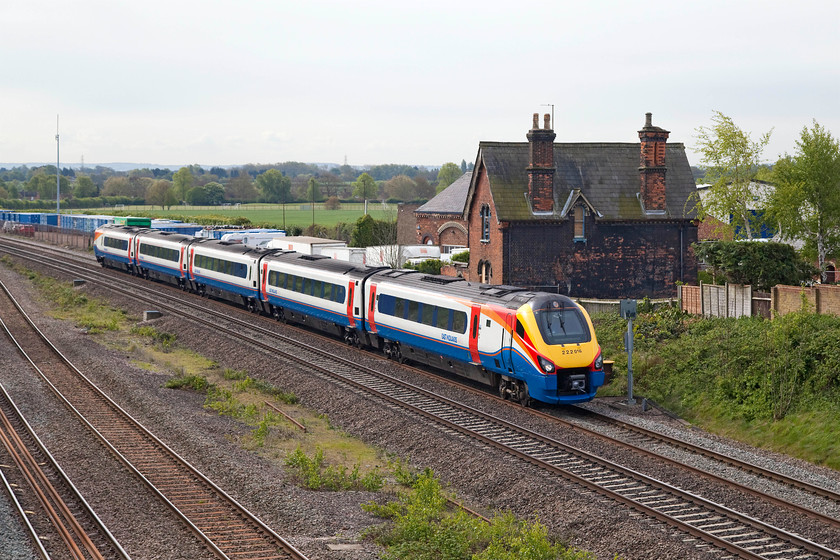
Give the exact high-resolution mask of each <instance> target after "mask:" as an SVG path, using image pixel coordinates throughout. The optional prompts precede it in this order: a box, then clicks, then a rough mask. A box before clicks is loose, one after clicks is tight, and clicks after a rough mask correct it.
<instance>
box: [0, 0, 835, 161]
mask: <svg viewBox="0 0 840 560" xmlns="http://www.w3.org/2000/svg"><path fill="white" fill-rule="evenodd" d="M0 21H2V23H3V30H2V32H1V33H0V165H3V164H8V163H31V162H50V163H54V162H55V161H56V155H57V154H56V140H55V135H56V126H57V122H56V121H57V120H58V130H59V134H60V153H59V155H60V161H61V165H62V167H65V166H68V165H73V166H76V167H77V166H78V165H79V164H80V163H81V161H82V160H84V162H85V165H93V164H96V163H104V164H107V163H113V162H136V163H148V164H153V165H163V166H172V165H178V166H180V165H187V164H199V165H202V166H213V165H242V164H246V163H263V164H266V163H279V162H285V161H301V162H307V163H337V164H343V163H345V162H346V163H348V164H350V165H354V166H366V165H376V164H386V163H399V164H411V165H429V166H440V165H442V164H443V163H446V162H449V161H452V162H455V163H458V164H460V162H461V160H466V161H467V162H473V161H474V160H475V158H476V154H477V150H478V143H479V142H480V141H499V142H524V141H525V140H526V138H525V134H526V133H527V131H528V129H529V128H531V123H532V115H533V113H541V114H542V113H552V112H553V115H554V117H553V123H554V124H553V128H554V130H555V132H556V134H557V139H556V141H557V142H638V130H639V129H640V128H642V126H643V125H644V119H645V113H647V112H651V113H653V124H654V125H656V126H661V127H663V128H665V129H667V130H669V131H671V134H670V138H669V142H679V143H683V144H685V145H686V148H687V150H688V156H689V161H690V163H691V164H692V165H697V164H699V163H700V157H699V155H698V154H697V153H696V151H695V150H694V148H695V147H696V144H697V128H698V127H701V126H710V125H711V124H712V117H713V115H714V111H720V112H721V113H723V114H724V115H727V116H729V117H731V118H732V119H733V120H734V122H735V124H736V125H738V126H739V127H740V128H741V129H743V130H745V131H747V132H749V133H750V135H751V137H752V138H753V139H754V140H757V139H758V138H759V136H760V135H761V134H763V133H765V132H768V131H770V130H771V129H772V135H771V140H770V143H769V144H768V146H767V148H766V149H765V151H764V159H765V160H766V161H768V162H772V161H775V160H776V159H777V158H778V157H779V156H780V155H782V154H784V153H791V154H792V153H794V152H795V149H796V140H797V139H798V138H799V135H800V133H801V131H802V129H803V127H806V126H808V127H811V126H812V124H813V120H814V119H816V121H817V122H819V123H820V124H821V125H822V126H823V127H824V128H826V129H828V130H829V131H830V132H831V133H832V134H833V136H834V137H835V138H837V137H840V2H838V1H837V0H823V1H816V0H798V1H796V2H791V1H789V0H762V1H744V0H695V1H692V2H688V1H672V2H663V1H661V0H660V1H657V2H649V1H647V0H637V1H634V2H631V1H607V0H590V1H586V2H581V1H574V2H571V1H566V0H553V1H533V0H518V1H516V2H510V1H504V2H502V1H496V0H484V1H472V0H449V1H446V2H444V1H438V0H424V1H423V2H402V1H393V0H390V1H374V0H353V1H346V2H338V1H334V2H331V1H323V0H309V1H299V0H296V1H294V2H291V1H287V0H266V1H257V0H234V1H215V0H202V1H193V0H187V1H181V0H168V1H160V0H143V1H142V2H138V1H133V2H126V1H123V0H74V1H73V2H67V1H66V0H60V1H54V0H27V1H26V2H12V1H8V2H3V3H2V6H0ZM540 122H541V123H542V118H541V119H540Z"/></svg>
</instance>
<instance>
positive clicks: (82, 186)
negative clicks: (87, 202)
mask: <svg viewBox="0 0 840 560" xmlns="http://www.w3.org/2000/svg"><path fill="white" fill-rule="evenodd" d="M98 194H99V189H97V188H96V185H95V184H94V182H93V179H91V178H90V177H88V176H87V175H79V176H78V177H76V182H75V183H74V185H73V198H91V197H94V196H96V195H98Z"/></svg>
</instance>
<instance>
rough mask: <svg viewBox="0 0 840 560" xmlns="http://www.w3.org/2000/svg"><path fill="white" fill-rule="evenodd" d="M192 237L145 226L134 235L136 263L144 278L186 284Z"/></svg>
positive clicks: (180, 285) (180, 284)
mask: <svg viewBox="0 0 840 560" xmlns="http://www.w3.org/2000/svg"><path fill="white" fill-rule="evenodd" d="M194 241H195V238H194V237H192V236H189V235H181V234H177V233H172V232H168V231H158V230H144V231H143V232H141V233H140V234H139V235H137V236H136V237H135V239H134V244H135V251H134V254H135V263H136V266H137V268H138V272H139V273H140V274H142V275H143V276H144V277H145V278H152V279H154V280H159V281H162V282H168V283H171V284H175V285H177V286H179V287H182V288H183V287H185V286H186V282H187V273H188V260H189V259H188V255H189V253H188V250H189V246H190V244H192V243H193V242H194Z"/></svg>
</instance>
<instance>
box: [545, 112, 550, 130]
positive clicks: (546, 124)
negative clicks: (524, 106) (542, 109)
mask: <svg viewBox="0 0 840 560" xmlns="http://www.w3.org/2000/svg"><path fill="white" fill-rule="evenodd" d="M543 122H544V123H545V125H544V126H543V128H544V129H546V130H551V115H549V114H548V113H546V114H545V115H544V116H543Z"/></svg>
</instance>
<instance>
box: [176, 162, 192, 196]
mask: <svg viewBox="0 0 840 560" xmlns="http://www.w3.org/2000/svg"><path fill="white" fill-rule="evenodd" d="M192 186H193V174H192V171H190V168H189V167H182V168H181V169H179V170H178V171H176V172H175V174H174V175H172V188H173V189H174V191H175V198H177V199H178V200H179V201H181V200H186V199H187V191H189V190H190V189H191V188H192Z"/></svg>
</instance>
